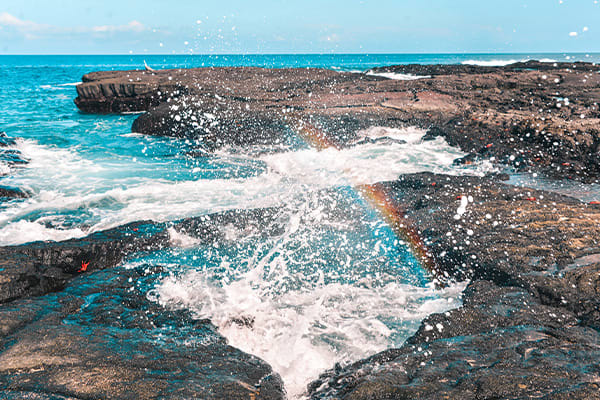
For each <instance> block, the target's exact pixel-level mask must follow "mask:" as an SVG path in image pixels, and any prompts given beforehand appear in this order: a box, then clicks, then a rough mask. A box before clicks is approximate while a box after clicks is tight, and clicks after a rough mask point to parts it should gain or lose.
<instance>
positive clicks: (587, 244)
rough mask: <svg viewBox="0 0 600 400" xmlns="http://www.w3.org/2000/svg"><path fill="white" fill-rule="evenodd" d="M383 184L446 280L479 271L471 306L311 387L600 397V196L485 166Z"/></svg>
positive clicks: (367, 392)
mask: <svg viewBox="0 0 600 400" xmlns="http://www.w3.org/2000/svg"><path fill="white" fill-rule="evenodd" d="M381 187H382V188H383V189H385V190H386V193H391V194H390V196H392V197H394V198H395V200H396V201H398V203H399V204H401V205H402V206H403V207H404V208H405V210H406V215H407V216H408V218H409V219H410V220H412V221H414V223H415V226H417V227H418V229H419V231H420V234H421V235H422V237H423V238H424V239H425V241H426V243H427V246H428V247H429V249H430V251H431V253H432V254H433V255H434V256H435V259H436V265H437V266H436V272H437V276H438V277H439V279H440V281H444V280H447V279H459V280H461V279H465V278H469V279H471V280H472V282H471V283H470V284H469V286H468V287H467V289H466V290H465V292H464V294H463V300H464V305H463V307H461V308H459V309H456V310H452V311H450V312H447V313H445V314H433V315H431V316H430V317H428V318H426V319H425V320H424V321H423V323H422V324H421V327H420V328H419V330H418V331H417V333H416V334H415V335H414V336H412V337H411V338H410V339H409V340H408V341H407V342H406V344H405V345H404V346H403V347H402V348H400V349H393V350H388V351H384V352H382V353H380V354H377V355H375V356H373V357H371V358H369V359H366V360H362V361H359V362H357V363H355V364H352V365H349V366H347V367H344V368H342V367H338V368H336V369H334V370H331V371H328V372H327V373H325V374H323V375H322V376H321V377H320V378H319V380H317V381H315V382H313V383H312V384H311V387H310V390H311V398H313V399H333V398H335V399H373V398H386V399H405V398H419V399H421V398H422V399H441V398H442V399H443V398H450V399H454V398H461V399H482V398H486V399H487V398H507V399H508V398H510V399H512V398H514V399H517V398H519V399H520V398H552V399H567V398H568V399H573V398H577V399H595V398H600V367H599V366H598V363H597V361H596V360H597V358H598V356H600V323H599V322H600V320H599V318H598V310H599V309H600V300H599V299H600V297H599V296H598V293H599V292H600V243H599V240H600V207H598V206H593V205H586V204H583V203H581V202H579V201H578V200H575V199H572V198H569V197H565V196H561V195H558V194H554V193H550V192H541V191H535V190H531V189H523V188H516V187H513V186H508V185H504V184H501V183H498V182H495V181H493V180H489V179H482V178H475V177H451V176H442V175H433V174H416V175H407V176H404V177H401V178H400V179H399V180H398V181H396V182H391V183H385V184H381ZM461 203H462V206H463V207H461Z"/></svg>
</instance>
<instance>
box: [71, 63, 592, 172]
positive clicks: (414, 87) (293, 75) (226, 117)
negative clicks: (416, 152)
mask: <svg viewBox="0 0 600 400" xmlns="http://www.w3.org/2000/svg"><path fill="white" fill-rule="evenodd" d="M599 70H600V67H598V66H596V65H594V64H589V63H540V62H536V61H530V62H526V63H518V64H514V65H510V66H507V67H475V66H463V65H449V66H418V65H417V66H396V67H386V68H382V69H381V68H380V69H376V70H373V71H368V73H366V74H357V73H347V72H335V71H331V70H321V69H274V70H273V69H271V70H269V69H260V68H201V69H189V70H162V71H125V72H123V71H114V72H96V73H91V74H88V75H85V76H84V78H83V83H82V84H81V85H79V86H77V93H78V97H77V99H76V100H75V103H76V104H77V106H78V107H79V108H80V109H81V110H82V111H85V112H92V113H109V112H139V111H147V112H146V113H145V114H143V115H141V116H140V117H139V118H137V120H136V121H135V122H134V124H133V127H132V130H133V131H135V132H138V133H146V134H152V135H166V136H179V137H188V138H192V139H196V140H198V141H200V142H201V143H202V145H203V146H204V147H206V148H209V149H210V148H214V147H218V146H222V145H226V144H234V145H236V144H237V145H245V146H248V145H252V144H265V143H266V144H273V143H278V142H283V141H285V139H286V135H289V130H290V128H292V127H293V125H294V124H295V123H296V122H297V121H298V120H300V121H302V122H304V123H306V124H312V125H315V126H318V127H319V129H321V130H323V131H324V132H325V133H326V134H327V135H328V137H329V139H330V140H331V141H333V142H335V143H337V144H339V145H340V146H342V145H348V144H350V143H352V142H353V141H354V140H355V139H356V134H357V132H358V131H359V130H361V129H365V128H368V127H372V126H386V127H391V128H395V127H406V126H416V127H420V128H423V129H427V130H428V131H429V134H430V135H431V136H443V137H444V138H445V139H446V140H447V141H448V143H449V144H450V145H453V146H458V147H460V148H461V149H462V150H463V151H465V152H467V153H469V156H467V157H466V158H465V159H464V160H463V162H467V163H468V162H472V161H473V160H474V159H489V160H492V161H493V162H494V163H497V164H501V165H511V166H512V167H513V168H515V169H516V170H520V171H533V172H541V173H544V174H546V175H549V176H553V177H564V178H569V179H578V180H582V181H585V182H597V181H598V179H599V177H600V159H599V154H600V153H599V152H598V151H599V146H600V129H599V128H598V127H599V126H600V106H599V105H598V99H599V98H600V74H599V73H598V71H599ZM378 72H379V73H380V72H392V73H402V74H412V75H415V76H426V78H423V79H414V80H396V79H387V78H385V77H381V76H377V75H371V74H370V73H378Z"/></svg>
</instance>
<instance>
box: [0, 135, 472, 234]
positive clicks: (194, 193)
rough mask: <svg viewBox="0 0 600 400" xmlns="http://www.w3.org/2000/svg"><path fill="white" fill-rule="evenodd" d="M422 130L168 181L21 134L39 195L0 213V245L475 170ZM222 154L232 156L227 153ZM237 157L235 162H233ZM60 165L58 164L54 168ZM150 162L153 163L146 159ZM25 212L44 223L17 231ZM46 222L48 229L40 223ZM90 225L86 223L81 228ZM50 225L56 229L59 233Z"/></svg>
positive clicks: (27, 174)
mask: <svg viewBox="0 0 600 400" xmlns="http://www.w3.org/2000/svg"><path fill="white" fill-rule="evenodd" d="M424 133H425V132H424V131H422V130H421V131H419V130H415V129H405V130H398V129H386V128H372V129H370V130H367V131H365V132H363V133H362V134H363V135H366V136H369V137H381V136H388V137H392V138H395V139H402V140H405V141H406V142H407V143H405V144H403V143H391V144H390V143H387V144H382V143H369V144H362V145H357V146H354V147H351V148H348V149H343V150H336V149H326V150H323V151H318V150H315V149H305V150H297V151H289V152H284V153H275V154H267V155H261V156H258V159H257V158H256V157H255V156H252V155H243V154H242V155H240V154H236V155H235V158H236V160H243V159H247V160H248V161H252V160H253V162H256V161H257V160H258V161H259V162H263V163H264V164H265V165H266V167H267V168H266V172H264V173H262V174H260V175H258V176H254V177H249V178H236V179H197V180H185V181H178V182H174V181H170V180H165V179H151V178H144V177H143V176H140V177H136V178H135V179H133V178H130V179H122V180H119V179H115V178H114V177H112V176H111V175H112V174H115V173H117V172H119V171H120V170H121V169H123V168H124V165H123V164H121V163H114V164H111V163H107V162H105V163H96V162H93V161H91V160H88V159H85V158H83V157H81V156H79V155H78V153H77V151H76V149H70V150H66V149H58V148H54V147H48V146H41V145H39V144H37V143H35V142H33V141H29V140H26V141H21V142H20V144H19V146H18V147H19V149H21V151H22V152H23V154H24V155H25V156H26V157H27V158H29V159H30V160H31V162H30V164H29V165H28V166H27V167H26V168H25V169H24V170H23V171H22V172H20V173H19V174H17V176H15V177H12V178H7V179H8V181H7V182H9V183H13V184H14V185H15V186H20V187H26V188H28V189H30V190H31V191H33V193H34V196H33V197H32V198H30V199H27V200H25V201H22V202H19V203H17V204H15V205H13V206H12V207H9V208H7V209H5V210H2V211H1V212H0V229H2V230H13V231H14V232H16V234H14V235H8V234H4V235H1V236H2V237H0V244H18V243H24V242H27V241H29V240H54V239H56V238H61V239H62V238H67V237H69V232H70V234H71V235H73V236H80V235H81V233H82V232H85V233H89V232H93V231H98V230H102V229H108V228H111V227H115V226H118V225H120V224H124V223H128V222H132V221H137V220H146V219H152V220H155V221H167V220H173V219H178V218H184V217H189V216H197V215H202V214H206V213H210V212H218V211H223V210H227V209H234V208H243V209H248V208H257V207H267V206H272V205H276V204H283V203H286V202H288V201H289V200H290V199H291V198H293V197H295V196H296V195H297V194H298V193H299V192H301V191H303V190H306V188H307V187H310V188H311V189H315V188H317V189H318V188H325V187H333V186H340V185H352V184H362V183H374V182H378V181H384V180H393V179H396V178H397V177H398V176H399V175H400V174H404V173H414V172H422V171H432V172H438V173H449V174H462V173H470V174H472V173H477V172H478V171H477V170H474V169H464V168H462V167H457V166H454V165H453V164H452V162H453V160H454V159H456V158H457V157H461V156H462V155H463V153H461V152H460V151H459V150H457V149H456V148H453V147H451V146H449V145H448V144H447V143H446V142H445V141H444V140H443V139H442V138H437V139H435V140H430V141H422V140H421V139H420V137H421V136H422V135H423V134H424ZM218 155H219V156H220V157H223V158H226V157H232V158H233V157H234V156H232V155H228V154H226V153H225V152H222V153H219V154H218ZM236 162H237V161H236ZM57 166H59V167H57ZM147 168H151V166H148V167H147ZM78 210H86V216H83V217H81V218H83V220H82V223H81V224H80V226H82V228H80V230H69V229H70V228H69V225H68V224H67V225H66V228H64V229H67V230H66V231H63V227H61V226H60V224H54V225H52V226H54V228H48V226H49V225H48V224H47V223H46V222H47V221H46V220H44V221H42V220H38V219H36V218H32V217H31V216H32V215H34V216H35V215H44V216H47V215H49V214H50V215H52V214H54V215H60V214H63V213H66V214H69V213H73V212H80V211H78ZM24 218H25V219H27V220H29V221H30V222H31V223H33V224H35V223H38V224H39V225H40V228H38V229H31V232H30V233H27V234H23V235H20V234H18V230H17V229H16V226H13V227H11V225H13V224H15V223H16V221H19V220H21V219H24ZM41 227H43V228H44V229H42V228H41ZM84 227H85V228H84ZM53 230H57V232H54V231H53Z"/></svg>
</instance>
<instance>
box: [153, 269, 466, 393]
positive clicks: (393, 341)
mask: <svg viewBox="0 0 600 400" xmlns="http://www.w3.org/2000/svg"><path fill="white" fill-rule="evenodd" d="M374 283H375V282H373V280H372V279H368V278H365V279H364V280H362V281H361V282H359V283H356V284H343V283H339V282H333V283H328V284H325V283H323V282H322V281H316V282H314V283H313V284H310V285H306V286H303V287H301V288H298V289H295V290H289V291H287V292H284V293H274V291H273V287H272V281H271V280H270V279H269V278H268V277H264V278H261V277H259V276H258V275H257V274H256V271H254V270H252V271H250V272H249V273H248V274H247V276H246V277H240V278H239V279H236V280H234V281H232V282H231V283H229V284H224V285H221V284H216V283H215V279H214V278H212V277H211V276H210V273H205V272H198V271H193V272H190V273H188V274H185V275H184V276H182V277H171V278H168V279H166V280H165V281H164V282H163V283H162V284H161V285H160V286H159V287H158V288H157V289H156V290H155V291H154V292H152V296H153V298H155V299H157V300H158V301H159V302H160V303H161V304H163V305H165V306H170V307H174V306H179V307H185V308H188V309H190V310H192V311H194V312H195V313H196V315H197V317H198V318H210V319H211V321H212V322H213V323H214V324H215V325H217V326H218V327H219V330H220V332H221V333H222V334H223V335H224V336H225V337H226V338H227V339H228V341H229V343H230V344H231V345H232V346H234V347H237V348H239V349H241V350H243V351H246V352H248V353H250V354H254V355H256V356H258V357H260V358H262V359H264V360H265V361H267V362H268V363H269V364H270V365H271V366H272V367H273V369H274V370H275V371H276V372H278V373H279V374H280V375H281V376H282V378H283V380H284V382H285V385H286V390H287V391H288V394H289V395H290V396H291V397H292V398H297V397H301V396H302V394H303V393H304V391H305V390H306V385H307V384H308V383H310V381H311V380H313V379H316V378H317V377H318V375H319V374H320V373H322V372H323V371H325V370H327V369H329V368H332V367H333V365H334V364H335V363H337V362H339V363H342V364H345V363H348V362H352V361H357V360H359V359H361V358H364V357H367V356H370V355H372V354H375V353H377V352H379V351H382V350H385V349H386V348H389V347H391V346H399V345H401V344H402V342H403V341H404V340H405V339H406V338H407V337H408V336H409V335H410V334H411V333H412V332H413V331H414V330H415V329H416V327H417V326H418V324H419V323H420V321H421V320H422V319H423V318H424V317H426V316H428V315H430V314H431V313H433V312H443V311H446V310H448V309H451V308H456V307H457V306H459V305H460V293H461V292H462V291H463V290H464V284H460V285H453V286H450V287H448V288H446V289H444V290H441V291H440V290H435V289H434V288H433V287H432V286H431V285H430V286H427V287H418V286H413V285H408V284H399V283H397V282H389V283H386V284H383V285H376V284H374ZM386 323H387V324H386ZM394 325H402V328H403V330H401V331H400V332H398V331H397V330H395V328H396V329H397V327H394Z"/></svg>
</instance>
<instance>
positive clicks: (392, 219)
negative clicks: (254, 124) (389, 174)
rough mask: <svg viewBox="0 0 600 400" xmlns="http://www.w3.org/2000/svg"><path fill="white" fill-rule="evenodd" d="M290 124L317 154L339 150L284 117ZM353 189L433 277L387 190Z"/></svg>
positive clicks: (427, 256) (419, 242) (426, 255)
mask: <svg viewBox="0 0 600 400" xmlns="http://www.w3.org/2000/svg"><path fill="white" fill-rule="evenodd" d="M290 121H291V123H290V124H289V126H290V128H291V129H293V130H294V131H295V132H296V133H298V134H299V135H300V136H301V137H302V138H303V139H304V141H306V143H308V144H309V145H310V146H312V147H314V148H316V149H317V150H319V151H321V150H325V149H329V148H335V149H338V150H339V149H340V146H339V145H338V144H337V143H335V142H333V141H332V140H331V139H330V138H329V137H328V136H327V135H326V134H325V133H324V132H323V131H322V130H321V129H319V128H317V127H316V126H314V125H312V124H310V123H307V122H304V121H303V120H301V119H300V118H298V117H296V116H293V115H288V122H290ZM353 187H354V190H356V192H357V193H359V194H360V195H361V197H362V198H363V199H365V200H366V202H367V203H368V204H369V205H371V207H373V208H374V209H375V210H377V211H378V213H379V215H381V217H382V218H383V220H384V221H385V222H386V223H387V224H388V225H389V226H390V227H391V229H392V231H393V232H394V234H395V235H396V236H397V237H398V238H399V239H400V240H402V241H404V242H406V243H408V245H409V247H410V249H411V250H412V253H413V254H414V256H415V257H416V259H417V260H418V261H419V263H420V264H421V265H422V266H423V267H424V268H425V269H426V270H428V271H429V272H430V273H432V274H435V273H436V271H437V270H438V268H437V262H436V260H435V257H434V256H433V254H432V253H431V252H430V251H429V250H428V249H427V246H426V245H425V243H424V241H423V239H422V238H421V236H420V235H419V232H418V231H417V229H416V228H415V226H414V225H413V224H412V222H411V221H410V220H409V219H408V218H406V214H405V212H404V211H403V210H402V208H401V207H400V205H399V204H398V202H397V201H396V200H395V199H394V196H393V195H392V193H389V189H387V188H386V187H385V186H384V185H381V184H372V185H371V184H358V183H355V184H353Z"/></svg>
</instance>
